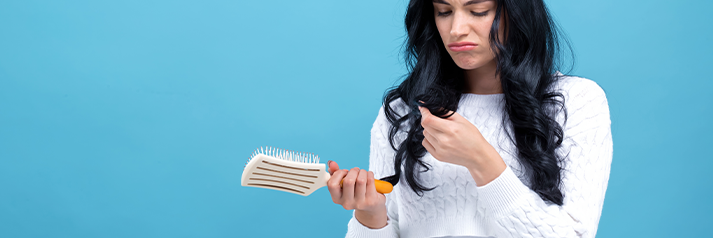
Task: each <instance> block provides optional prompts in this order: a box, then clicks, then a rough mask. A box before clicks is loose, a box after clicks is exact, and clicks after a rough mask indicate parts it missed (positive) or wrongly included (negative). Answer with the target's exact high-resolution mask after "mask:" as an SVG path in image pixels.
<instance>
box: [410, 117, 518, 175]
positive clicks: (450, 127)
mask: <svg viewBox="0 0 713 238" xmlns="http://www.w3.org/2000/svg"><path fill="white" fill-rule="evenodd" d="M418 109H419V110H420V111H421V126H423V136H424V139H423V142H422V143H423V146H424V147H425V148H426V150H427V151H428V152H429V153H431V155H432V156H433V157H434V158H436V159H437V160H439V161H442V162H447V163H452V164H457V165H461V166H464V167H466V168H468V170H469V171H470V174H471V175H472V176H473V179H474V180H475V183H476V184H477V185H478V186H483V185H485V184H487V183H490V181H493V180H494V179H495V178H497V177H498V176H500V174H501V173H502V172H503V171H505V168H506V165H505V162H504V161H503V159H502V158H501V157H500V154H498V152H497V151H496V150H495V148H494V147H493V146H492V145H490V143H488V141H486V140H485V138H484V137H483V135H482V134H480V131H479V130H478V128H476V127H475V125H473V124H472V123H470V122H469V121H468V120H466V119H465V118H463V116H461V115H460V114H458V113H456V112H449V114H450V113H453V115H452V116H450V117H448V118H445V119H443V118H440V117H437V116H434V115H433V114H431V112H430V111H428V109H426V108H424V107H419V108H418Z"/></svg>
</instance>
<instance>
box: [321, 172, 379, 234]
mask: <svg viewBox="0 0 713 238" xmlns="http://www.w3.org/2000/svg"><path fill="white" fill-rule="evenodd" d="M327 165H328V166H329V174H331V175H332V176H331V177H330V178H329V181H327V188H328V189H329V193H330V194H331V195H332V201H333V202H334V203H336V204H339V205H342V207H344V209H347V210H352V209H355V211H354V216H355V217H356V219H357V220H358V221H359V222H360V223H361V224H362V225H364V226H366V227H369V228H372V229H378V228H382V227H384V226H386V225H387V218H386V196H384V194H381V193H379V192H377V191H376V187H375V186H374V173H373V172H370V171H366V170H363V169H359V168H353V169H351V170H347V169H341V170H340V169H339V165H337V162H334V161H331V160H330V161H328V162H327ZM342 179H344V182H343V184H342V186H340V185H339V183H340V182H341V181H342Z"/></svg>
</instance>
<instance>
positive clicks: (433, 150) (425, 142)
mask: <svg viewBox="0 0 713 238" xmlns="http://www.w3.org/2000/svg"><path fill="white" fill-rule="evenodd" d="M421 144H422V145H423V147H424V148H426V150H427V151H428V153H431V155H435V154H436V148H435V147H433V145H432V144H431V143H430V142H429V141H428V140H427V139H425V138H424V139H423V142H421ZM433 157H434V158H435V157H436V156H433Z"/></svg>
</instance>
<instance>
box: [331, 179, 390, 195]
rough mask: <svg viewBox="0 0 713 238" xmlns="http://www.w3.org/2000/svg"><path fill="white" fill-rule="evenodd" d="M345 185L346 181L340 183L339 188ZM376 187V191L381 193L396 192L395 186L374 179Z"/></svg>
mask: <svg viewBox="0 0 713 238" xmlns="http://www.w3.org/2000/svg"><path fill="white" fill-rule="evenodd" d="M343 183H344V179H342V181H340V182H339V186H340V187H341V186H343V185H342V184H343ZM374 187H376V191H377V192H379V193H383V194H386V193H390V192H391V191H392V190H394V186H393V185H391V183H389V182H386V181H381V180H378V179H374Z"/></svg>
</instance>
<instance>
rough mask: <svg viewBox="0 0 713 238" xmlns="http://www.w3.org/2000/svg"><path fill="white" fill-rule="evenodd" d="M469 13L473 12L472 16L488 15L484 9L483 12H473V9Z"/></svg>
mask: <svg viewBox="0 0 713 238" xmlns="http://www.w3.org/2000/svg"><path fill="white" fill-rule="evenodd" d="M470 13H471V14H473V16H476V17H482V16H486V15H488V11H484V12H473V11H471V12H470Z"/></svg>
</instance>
